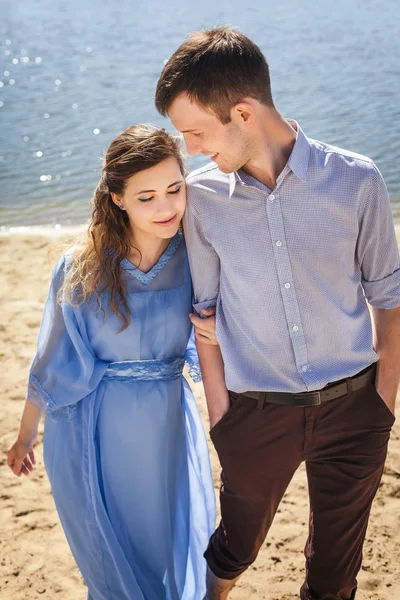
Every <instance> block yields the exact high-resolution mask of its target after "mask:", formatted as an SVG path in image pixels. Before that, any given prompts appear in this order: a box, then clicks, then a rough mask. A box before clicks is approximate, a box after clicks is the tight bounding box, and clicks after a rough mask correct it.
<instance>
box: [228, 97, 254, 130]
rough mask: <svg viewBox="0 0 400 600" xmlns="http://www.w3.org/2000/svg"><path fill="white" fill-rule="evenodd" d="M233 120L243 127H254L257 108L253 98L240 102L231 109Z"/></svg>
mask: <svg viewBox="0 0 400 600" xmlns="http://www.w3.org/2000/svg"><path fill="white" fill-rule="evenodd" d="M231 119H232V121H233V122H234V123H236V125H239V126H241V127H243V126H244V127H253V125H254V123H255V106H254V105H253V101H252V99H251V98H249V100H247V99H246V100H243V101H242V102H238V104H235V106H233V107H232V108H231Z"/></svg>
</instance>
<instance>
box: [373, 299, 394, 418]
mask: <svg viewBox="0 0 400 600" xmlns="http://www.w3.org/2000/svg"><path fill="white" fill-rule="evenodd" d="M372 315H373V320H374V329H375V340H374V346H375V351H376V353H377V354H378V356H379V362H378V369H377V374H376V381H375V386H376V390H377V392H378V394H379V395H380V396H381V398H382V399H383V400H384V401H385V402H386V404H387V406H388V408H389V409H390V410H391V412H392V413H393V414H394V412H395V403H396V395H397V390H398V387H399V381H400V307H398V308H392V309H389V310H385V309H383V308H374V307H372Z"/></svg>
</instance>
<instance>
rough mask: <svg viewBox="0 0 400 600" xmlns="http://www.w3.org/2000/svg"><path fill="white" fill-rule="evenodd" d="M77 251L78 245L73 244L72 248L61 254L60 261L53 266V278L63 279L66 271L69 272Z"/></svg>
mask: <svg viewBox="0 0 400 600" xmlns="http://www.w3.org/2000/svg"><path fill="white" fill-rule="evenodd" d="M75 252H76V246H72V247H71V248H68V250H65V251H64V252H63V253H62V255H61V256H60V258H59V259H58V261H57V262H56V264H55V265H54V267H53V271H52V276H51V278H52V279H53V280H55V279H60V278H62V279H63V278H64V277H65V275H66V273H68V271H69V270H70V268H71V266H72V262H73V259H74V255H75Z"/></svg>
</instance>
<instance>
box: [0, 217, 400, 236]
mask: <svg viewBox="0 0 400 600" xmlns="http://www.w3.org/2000/svg"><path fill="white" fill-rule="evenodd" d="M394 227H395V230H396V236H397V238H399V235H400V220H399V221H394ZM86 228H87V223H81V224H80V225H59V224H57V225H21V226H20V227H6V226H2V227H0V238H5V237H12V236H15V235H19V236H21V235H22V236H24V235H25V236H27V237H31V236H32V237H45V238H46V237H49V238H56V237H65V236H67V237H70V236H75V235H76V236H78V235H80V234H81V233H83V232H84V231H85V229H86Z"/></svg>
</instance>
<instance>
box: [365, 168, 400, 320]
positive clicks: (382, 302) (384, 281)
mask: <svg viewBox="0 0 400 600" xmlns="http://www.w3.org/2000/svg"><path fill="white" fill-rule="evenodd" d="M357 259H358V261H359V264H360V267H361V272H362V286H363V289H364V293H365V296H366V298H367V300H368V302H369V303H370V304H371V305H372V306H375V307H376V308H386V309H390V308H396V307H398V306H400V256H399V249H398V245H397V240H396V232H395V228H394V223H393V216H392V211H391V208H390V201H389V196H388V192H387V189H386V185H385V182H384V181H383V178H382V176H381V174H380V172H379V171H378V169H377V168H376V167H375V166H374V167H373V169H372V170H371V180H370V185H369V193H368V195H367V197H366V202H365V203H364V204H363V210H362V211H361V214H360V232H359V238H358V243H357Z"/></svg>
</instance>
